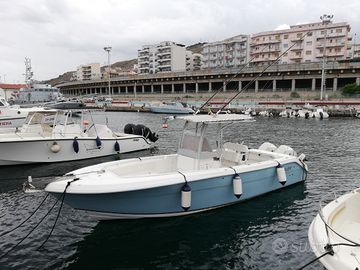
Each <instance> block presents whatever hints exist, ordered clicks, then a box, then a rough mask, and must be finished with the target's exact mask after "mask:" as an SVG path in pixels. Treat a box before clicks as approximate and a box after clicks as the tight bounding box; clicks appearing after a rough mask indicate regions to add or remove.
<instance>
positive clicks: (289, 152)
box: [275, 145, 297, 157]
mask: <svg viewBox="0 0 360 270" xmlns="http://www.w3.org/2000/svg"><path fill="white" fill-rule="evenodd" d="M275 153H280V154H285V155H289V156H294V157H296V156H297V155H296V152H295V151H294V149H292V148H291V147H290V146H287V145H280V146H279V147H278V148H277V149H276V150H275Z"/></svg>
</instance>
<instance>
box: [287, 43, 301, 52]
mask: <svg viewBox="0 0 360 270" xmlns="http://www.w3.org/2000/svg"><path fill="white" fill-rule="evenodd" d="M303 49H304V46H303V45H302V44H300V45H295V46H294V47H292V48H291V49H290V51H299V50H303Z"/></svg>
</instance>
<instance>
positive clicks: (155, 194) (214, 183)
mask: <svg viewBox="0 0 360 270" xmlns="http://www.w3.org/2000/svg"><path fill="white" fill-rule="evenodd" d="M257 154H258V152H256V155H257ZM156 159H157V162H156V161H155V160H156ZM177 161H178V155H167V156H158V157H145V158H142V159H141V160H139V159H129V160H121V161H116V162H109V163H104V164H99V165H95V166H90V167H87V168H83V169H80V170H77V171H74V172H71V173H69V174H67V176H64V179H59V180H58V181H55V182H53V183H50V184H49V185H48V186H47V187H46V191H48V192H50V193H51V194H52V195H54V196H55V197H58V198H59V197H60V196H61V195H62V194H63V192H64V190H65V185H66V183H68V182H69V181H70V182H72V181H73V182H72V183H71V184H70V186H69V187H68V188H67V190H66V196H65V201H64V202H65V203H66V204H68V205H69V206H71V207H73V208H75V209H78V210H80V211H84V212H86V214H88V215H89V216H91V217H92V218H94V219H97V220H107V219H138V218H154V217H173V216H182V215H189V214H194V213H199V212H203V211H208V210H211V209H215V208H219V207H224V206H228V205H231V204H235V203H239V202H242V201H245V200H249V199H251V198H254V197H257V196H260V195H263V194H265V193H268V192H272V191H274V190H277V189H281V188H283V185H282V184H281V183H280V182H279V178H278V174H277V171H276V167H277V164H278V162H281V163H282V164H283V166H284V168H285V170H286V176H287V182H286V185H285V186H289V185H293V184H296V183H299V182H302V181H304V180H305V178H306V171H305V169H304V168H303V167H302V164H301V163H300V162H299V160H298V159H297V158H296V157H292V158H288V157H287V156H284V155H283V156H282V157H281V155H279V156H278V159H277V161H275V160H269V161H268V162H262V163H261V164H260V163H254V164H248V165H239V166H233V167H232V168H230V167H220V168H219V167H217V166H215V164H207V166H208V167H209V169H207V170H200V171H198V170H189V171H181V172H178V171H176V169H175V168H174V164H176V162H177ZM204 166H206V165H204ZM211 166H215V167H217V168H211ZM156 167H158V168H157V169H156V171H153V170H152V169H151V168H156ZM170 167H172V168H173V169H172V170H173V171H168V172H167V171H166V170H167V168H170ZM235 171H236V174H238V175H239V176H240V177H241V179H242V190H243V193H242V195H241V196H240V198H239V199H238V198H237V197H236V196H235V195H234V189H233V178H234V175H235ZM98 172H101V173H100V174H99V173H98ZM78 175H81V176H80V178H79V177H78ZM76 179H78V180H76ZM186 183H187V185H188V186H189V187H190V188H191V206H190V208H189V209H188V210H187V211H185V210H184V209H183V208H182V205H181V190H182V188H183V186H184V185H185V184H186ZM99 191H100V192H99Z"/></svg>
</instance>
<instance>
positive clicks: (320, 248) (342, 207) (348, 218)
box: [308, 188, 360, 270]
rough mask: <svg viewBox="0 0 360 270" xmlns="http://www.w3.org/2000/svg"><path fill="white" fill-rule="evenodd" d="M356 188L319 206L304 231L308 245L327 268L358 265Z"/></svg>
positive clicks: (359, 220) (359, 218) (359, 234)
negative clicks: (307, 228) (306, 230)
mask: <svg viewBox="0 0 360 270" xmlns="http://www.w3.org/2000/svg"><path fill="white" fill-rule="evenodd" d="M359 213H360V188H357V189H355V190H353V191H351V192H350V193H347V194H344V195H342V196H340V197H339V198H336V197H335V199H334V200H333V201H331V202H330V203H329V204H327V205H326V206H325V207H322V205H321V203H320V205H319V211H318V214H317V215H316V217H315V218H314V220H313V221H312V222H311V225H310V227H309V231H308V238H309V243H310V246H311V248H312V250H313V252H314V253H315V255H316V257H317V258H319V261H320V262H321V263H322V264H323V265H324V266H325V267H326V269H328V270H335V269H342V270H347V269H348V270H350V269H351V270H354V269H360V215H359Z"/></svg>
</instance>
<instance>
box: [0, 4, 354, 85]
mask: <svg viewBox="0 0 360 270" xmlns="http://www.w3.org/2000/svg"><path fill="white" fill-rule="evenodd" d="M359 12H360V1H359V0H347V1H340V0H291V1H283V0H266V1H264V0H222V1H220V0H218V1H216V0H126V1H125V0H101V1H99V0H97V1H95V0H0V82H1V83H11V84H12V83H20V84H22V83H24V75H23V74H24V73H25V64H24V61H25V57H27V58H30V59H31V63H32V68H33V71H34V73H35V76H34V77H35V79H37V80H47V79H51V78H55V77H58V76H59V75H61V74H63V73H65V72H67V71H75V70H76V68H77V66H79V65H82V64H87V63H94V62H98V63H100V64H101V66H103V65H105V64H107V59H108V55H107V52H105V51H104V50H103V47H104V46H111V47H112V48H113V49H112V51H111V53H110V62H111V63H114V62H118V61H124V60H130V59H134V58H137V50H138V49H141V47H142V46H143V45H148V44H157V43H160V42H162V41H174V42H177V43H181V44H184V45H185V46H189V45H192V44H195V43H198V42H209V41H219V40H223V39H225V38H229V37H232V36H236V35H239V34H250V35H251V34H255V33H259V32H263V31H271V30H274V29H276V28H278V27H279V26H281V25H296V24H301V23H310V22H320V21H321V20H320V16H321V15H323V14H332V15H334V18H333V22H334V23H339V22H347V23H349V24H350V26H351V32H350V34H352V35H353V37H355V34H356V33H359V34H360V16H359ZM358 39H359V41H360V35H359V37H358Z"/></svg>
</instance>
